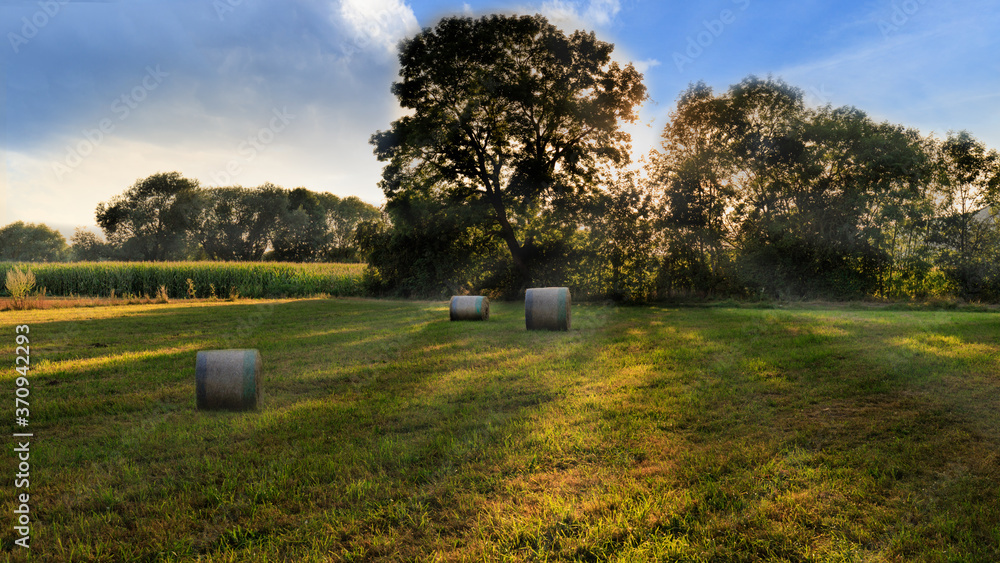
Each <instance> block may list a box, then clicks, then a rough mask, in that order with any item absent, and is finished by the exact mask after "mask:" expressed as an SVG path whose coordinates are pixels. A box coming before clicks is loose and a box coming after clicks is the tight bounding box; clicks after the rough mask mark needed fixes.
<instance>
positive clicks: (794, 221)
mask: <svg viewBox="0 0 1000 563" xmlns="http://www.w3.org/2000/svg"><path fill="white" fill-rule="evenodd" d="M652 171H653V174H652V177H653V183H654V185H655V186H657V187H658V188H659V189H660V190H662V193H663V194H664V204H665V209H664V216H663V226H664V228H665V229H666V233H667V251H666V253H665V254H666V257H667V261H666V262H665V266H666V267H667V272H664V275H663V276H662V278H661V279H664V280H666V281H667V282H668V283H670V284H671V289H674V288H676V289H686V290H694V289H698V290H701V291H707V292H713V291H717V290H720V289H721V290H722V292H724V293H729V292H732V291H736V292H741V293H744V294H747V295H758V294H761V293H763V294H767V295H771V296H776V297H805V296H826V297H836V298H856V297H861V296H865V295H877V294H884V293H885V291H886V283H887V279H888V277H889V276H890V272H891V268H892V266H893V263H894V258H895V256H894V253H895V252H896V250H897V249H896V248H895V246H894V244H895V241H896V239H897V235H898V234H899V229H900V228H901V227H906V226H912V224H913V218H914V217H916V216H919V215H920V213H921V212H924V211H926V209H927V208H928V207H929V206H930V203H929V202H931V201H932V200H931V198H932V194H931V191H930V190H929V188H928V184H929V183H930V176H931V172H930V165H929V159H928V157H927V155H926V153H925V152H924V147H923V145H922V141H921V139H920V137H919V135H918V134H917V133H916V132H915V131H912V130H906V129H904V128H902V127H898V126H893V125H889V124H877V123H875V122H873V121H872V120H871V119H870V118H868V117H867V116H866V115H865V114H864V113H863V112H861V111H859V110H857V109H854V108H836V109H835V108H831V107H825V108H819V109H810V108H807V107H806V106H805V105H804V103H803V94H802V92H801V90H799V89H797V88H794V87H791V86H789V85H787V84H785V83H784V82H782V81H780V80H773V79H770V78H768V79H759V78H756V77H752V76H751V77H748V78H747V79H745V80H743V81H742V82H740V83H739V84H736V85H734V86H732V87H731V88H730V89H729V91H728V92H726V93H725V94H722V95H716V94H714V93H713V92H712V90H711V89H710V88H708V87H706V86H704V85H703V84H699V85H693V86H692V87H691V88H689V90H688V91H687V92H685V93H684V94H683V95H682V96H681V98H680V100H679V102H678V107H677V109H676V110H675V112H674V113H672V114H671V122H670V124H668V126H667V127H666V129H665V130H664V144H663V151H662V152H661V153H659V154H658V155H656V157H655V159H654V162H653V166H652ZM678 284H679V286H680V287H677V285H678Z"/></svg>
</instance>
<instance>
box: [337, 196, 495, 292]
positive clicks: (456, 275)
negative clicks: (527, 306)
mask: <svg viewBox="0 0 1000 563" xmlns="http://www.w3.org/2000/svg"><path fill="white" fill-rule="evenodd" d="M389 207H390V209H391V210H392V211H393V213H394V215H395V217H396V221H395V222H394V223H393V224H392V225H391V226H390V223H389V222H388V219H387V218H383V219H380V220H376V221H371V220H369V221H365V222H362V223H361V224H360V225H358V227H357V234H356V244H357V247H358V248H359V249H360V250H361V252H362V254H363V256H364V257H365V260H366V261H367V263H368V268H367V270H366V274H365V284H366V288H367V291H368V292H369V294H371V295H397V296H404V297H444V296H447V295H455V294H462V293H466V292H469V291H472V290H473V289H475V290H476V291H485V292H487V293H489V294H492V295H494V296H496V295H499V294H502V293H503V292H504V291H505V290H506V289H507V287H508V284H509V280H508V279H507V278H506V277H504V273H505V272H508V271H509V269H510V265H509V259H508V258H507V257H506V256H505V255H504V253H503V249H502V248H501V247H500V245H499V244H498V241H497V240H496V239H495V238H493V237H491V236H490V235H489V233H486V232H484V231H483V230H482V228H481V227H479V226H477V225H476V224H474V223H473V222H472V221H470V220H469V218H468V217H467V216H465V215H463V214H462V213H461V211H462V208H461V207H456V206H453V207H447V206H443V205H441V204H439V203H437V202H434V201H428V200H417V199H409V198H397V199H396V201H394V202H392V204H391V205H390V206H389Z"/></svg>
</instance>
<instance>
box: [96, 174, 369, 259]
mask: <svg viewBox="0 0 1000 563" xmlns="http://www.w3.org/2000/svg"><path fill="white" fill-rule="evenodd" d="M379 215H380V212H379V210H378V209H376V208H375V207H374V206H372V205H370V204H367V203H365V202H363V201H361V200H360V199H358V198H357V197H353V196H352V197H348V198H344V199H341V198H339V197H337V196H335V195H333V194H329V193H316V192H313V191H310V190H308V189H306V188H301V187H300V188H296V189H294V190H286V189H284V188H281V187H278V186H275V185H274V184H270V183H265V184H264V185H262V186H259V187H257V188H244V187H242V186H226V187H213V188H202V187H200V186H199V184H198V182H197V181H195V180H190V179H187V178H184V177H183V176H181V174H180V173H178V172H170V173H166V174H164V173H160V174H154V175H152V176H149V177H148V178H145V179H142V180H138V181H136V183H135V184H133V186H131V187H130V188H128V189H127V190H126V191H125V192H124V193H123V194H121V195H118V196H115V197H114V198H112V199H111V201H110V202H104V203H101V204H100V205H98V207H97V221H98V224H99V225H100V226H101V228H102V229H103V230H104V232H105V236H106V238H107V241H108V242H107V243H106V244H104V243H100V241H99V240H92V238H93V239H96V237H87V236H86V235H85V234H81V235H80V243H81V244H82V246H81V247H80V248H81V252H83V253H85V254H86V255H87V256H91V255H93V256H100V257H102V258H104V257H112V258H117V259H122V260H189V259H196V258H198V259H211V260H239V261H247V260H249V261H256V260H283V261H294V262H321V261H357V260H358V259H359V256H358V252H357V249H356V247H355V246H354V229H355V228H356V226H357V225H358V223H359V222H361V221H364V220H370V219H374V218H376V217H378V216H379ZM84 249H85V250H84Z"/></svg>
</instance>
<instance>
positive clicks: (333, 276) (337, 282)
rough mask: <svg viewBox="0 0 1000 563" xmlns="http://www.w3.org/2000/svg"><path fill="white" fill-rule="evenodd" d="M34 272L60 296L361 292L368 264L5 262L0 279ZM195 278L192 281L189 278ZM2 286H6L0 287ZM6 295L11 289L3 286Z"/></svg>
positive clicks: (39, 282) (50, 291)
mask: <svg viewBox="0 0 1000 563" xmlns="http://www.w3.org/2000/svg"><path fill="white" fill-rule="evenodd" d="M19 265H20V266H27V267H28V268H30V269H31V271H32V272H33V273H34V274H35V278H36V284H35V286H36V288H37V289H41V288H45V290H46V293H47V294H48V295H57V296H69V295H76V296H81V295H85V296H95V297H96V296H100V297H107V296H109V295H111V296H115V295H117V296H119V297H121V296H126V295H131V296H143V295H145V296H149V297H153V296H155V295H156V294H157V291H158V290H159V289H160V287H161V286H162V287H164V288H166V290H167V294H168V295H169V296H170V297H174V298H179V297H189V296H190V295H189V293H190V292H191V291H193V292H194V296H195V297H220V298H226V297H229V296H230V295H233V296H236V295H238V296H240V297H253V298H261V297H307V296H312V295H317V294H320V293H325V294H327V295H334V296H341V297H344V296H359V295H361V294H362V293H363V288H362V286H361V273H362V270H363V269H364V264H327V263H322V264H308V263H307V264H302V263H291V262H67V263H61V262H54V263H22V264H18V263H12V262H0V279H2V277H3V276H6V275H7V274H6V272H7V271H8V270H10V269H12V268H14V267H15V266H19ZM188 280H191V283H190V284H189V283H188ZM0 289H2V288H0ZM3 294H4V295H6V294H7V293H6V292H3Z"/></svg>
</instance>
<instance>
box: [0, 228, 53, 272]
mask: <svg viewBox="0 0 1000 563" xmlns="http://www.w3.org/2000/svg"><path fill="white" fill-rule="evenodd" d="M67 258H69V247H68V246H67V245H66V239H65V237H63V236H62V234H61V233H59V231H56V230H55V229H52V228H50V227H47V226H46V225H42V224H38V225H36V224H34V223H25V222H24V221H17V222H15V223H11V224H9V225H7V226H5V227H3V228H2V229H0V261H3V260H7V261H17V262H61V261H63V260H66V259H67Z"/></svg>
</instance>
